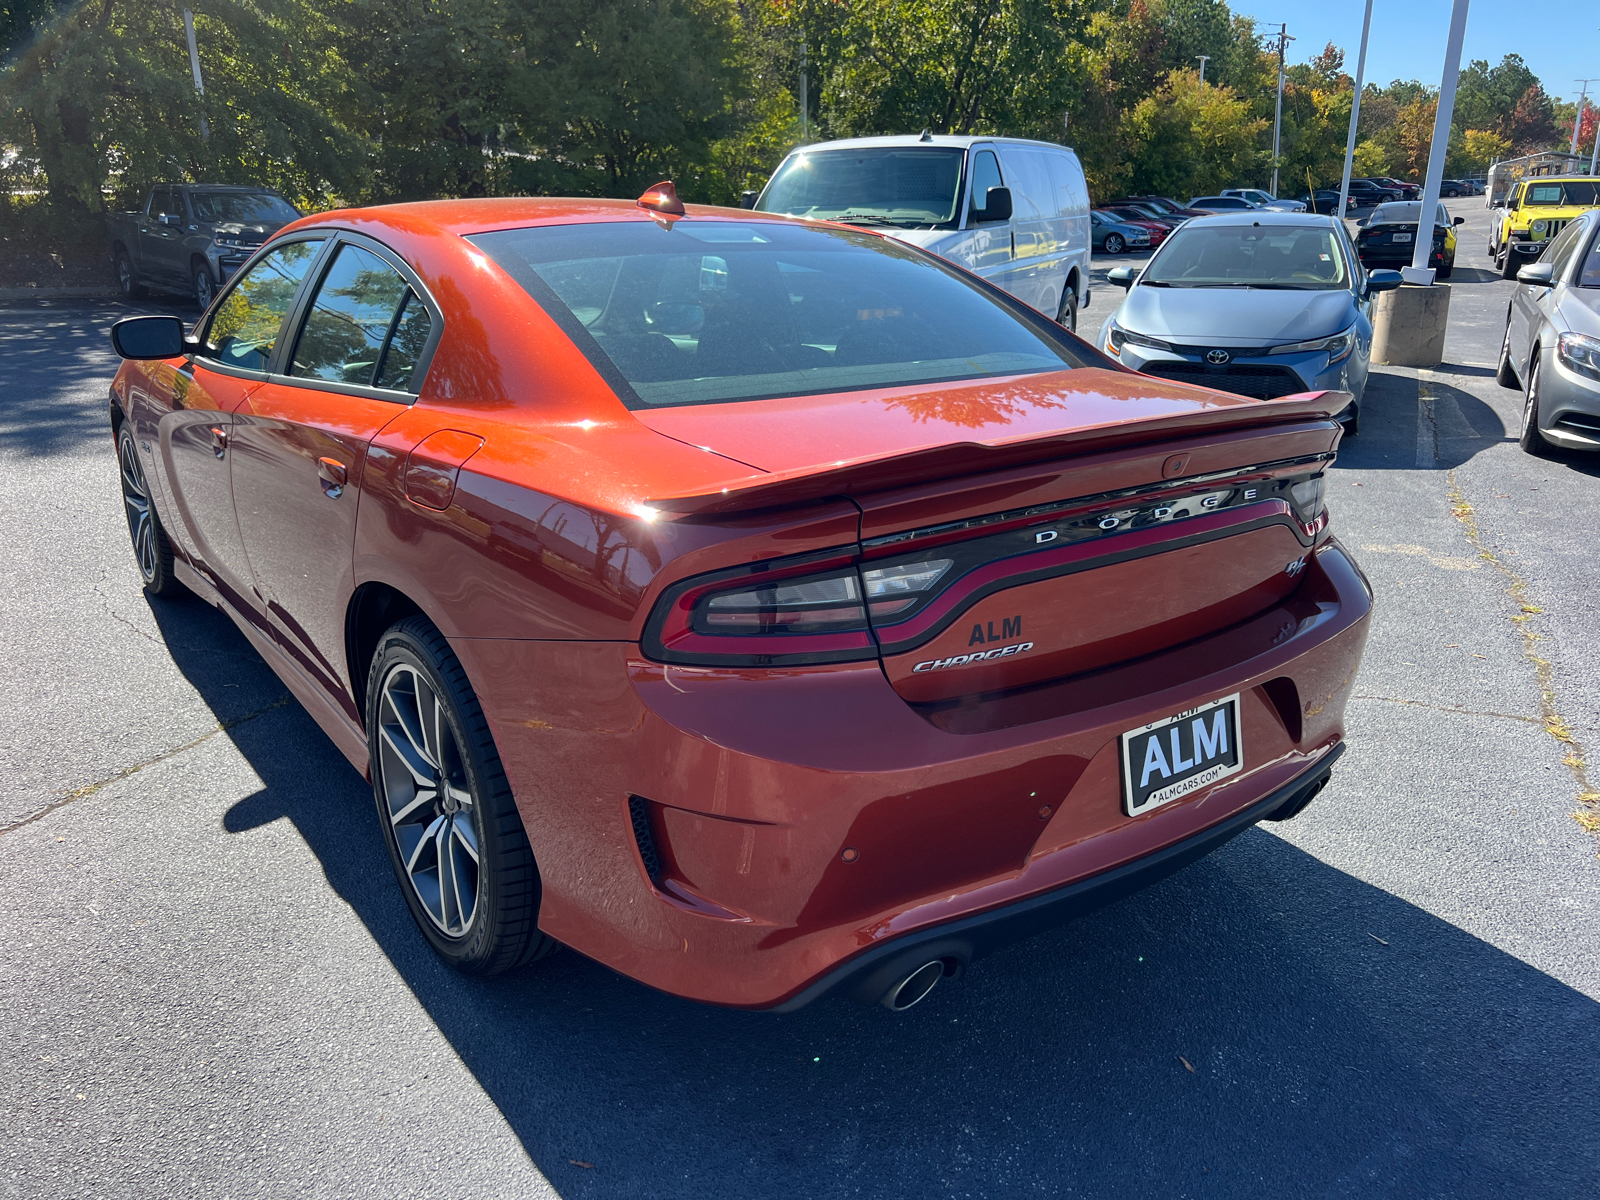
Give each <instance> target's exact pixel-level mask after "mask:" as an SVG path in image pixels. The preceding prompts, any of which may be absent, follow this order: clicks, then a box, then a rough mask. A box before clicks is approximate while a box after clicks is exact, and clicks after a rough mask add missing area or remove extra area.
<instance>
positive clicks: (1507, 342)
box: [1494, 310, 1522, 391]
mask: <svg viewBox="0 0 1600 1200" xmlns="http://www.w3.org/2000/svg"><path fill="white" fill-rule="evenodd" d="M1494 381H1495V382H1496V383H1498V384H1499V385H1500V386H1501V387H1503V388H1514V389H1515V390H1517V391H1521V390H1522V381H1521V380H1519V379H1518V378H1517V369H1516V368H1515V367H1513V366H1512V365H1511V313H1510V311H1509V310H1507V312H1506V332H1505V336H1504V337H1502V338H1501V339H1500V362H1499V363H1498V364H1497V365H1496V366H1495V370H1494Z"/></svg>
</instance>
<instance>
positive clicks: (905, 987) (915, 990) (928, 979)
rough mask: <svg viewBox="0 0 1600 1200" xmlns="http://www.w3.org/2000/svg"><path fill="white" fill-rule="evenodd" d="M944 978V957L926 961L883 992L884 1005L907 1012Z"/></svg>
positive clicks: (890, 1008) (890, 1009)
mask: <svg viewBox="0 0 1600 1200" xmlns="http://www.w3.org/2000/svg"><path fill="white" fill-rule="evenodd" d="M943 978H944V960H943V959H938V958H936V959H934V960H933V961H932V962H925V963H923V964H922V965H921V966H920V967H918V968H917V969H916V970H915V971H913V972H911V974H909V975H907V976H906V977H905V978H904V979H902V980H901V981H900V982H899V983H897V984H895V985H894V986H893V987H891V988H890V989H889V990H888V991H887V992H885V993H884V994H883V1001H882V1003H883V1006H884V1007H885V1008H887V1009H888V1010H889V1011H890V1012H905V1011H906V1009H908V1008H910V1007H911V1006H912V1005H913V1004H916V1003H917V1002H918V1001H920V1000H924V999H926V998H927V995H928V993H929V992H931V991H933V989H934V988H936V987H937V986H938V985H939V980H941V979H943Z"/></svg>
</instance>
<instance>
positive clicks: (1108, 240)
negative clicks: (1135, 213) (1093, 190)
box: [1089, 208, 1150, 254]
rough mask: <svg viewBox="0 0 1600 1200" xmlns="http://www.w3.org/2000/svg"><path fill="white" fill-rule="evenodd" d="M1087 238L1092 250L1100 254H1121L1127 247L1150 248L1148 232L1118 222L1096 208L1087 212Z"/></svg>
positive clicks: (1123, 222) (1124, 222)
mask: <svg viewBox="0 0 1600 1200" xmlns="http://www.w3.org/2000/svg"><path fill="white" fill-rule="evenodd" d="M1089 236H1090V238H1091V239H1092V242H1093V245H1094V248H1095V249H1096V250H1098V251H1100V252H1101V253H1102V254H1121V253H1122V252H1123V251H1124V250H1126V249H1128V247H1130V246H1132V247H1133V248H1134V249H1136V250H1146V249H1149V247H1150V231H1149V230H1148V229H1141V228H1139V226H1137V225H1129V224H1128V223H1127V222H1126V221H1119V220H1117V218H1116V217H1113V216H1112V215H1111V214H1110V213H1105V212H1101V211H1100V210H1099V209H1098V208H1094V209H1090V210H1089Z"/></svg>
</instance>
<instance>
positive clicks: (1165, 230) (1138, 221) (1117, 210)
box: [1099, 204, 1184, 246]
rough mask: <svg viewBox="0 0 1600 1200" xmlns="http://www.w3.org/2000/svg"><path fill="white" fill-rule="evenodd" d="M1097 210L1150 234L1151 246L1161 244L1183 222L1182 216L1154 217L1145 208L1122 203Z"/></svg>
mask: <svg viewBox="0 0 1600 1200" xmlns="http://www.w3.org/2000/svg"><path fill="white" fill-rule="evenodd" d="M1099 211H1100V212H1102V213H1104V214H1105V215H1106V216H1108V217H1110V218H1111V219H1112V220H1115V221H1121V222H1123V223H1124V224H1127V225H1132V226H1134V227H1135V228H1137V229H1143V230H1144V231H1145V232H1146V233H1148V234H1149V235H1150V245H1151V246H1159V245H1161V243H1162V242H1163V241H1165V240H1166V237H1167V234H1169V233H1171V232H1172V231H1173V230H1174V229H1176V228H1177V227H1178V226H1179V225H1182V224H1183V222H1184V218H1182V217H1171V218H1163V217H1155V216H1151V215H1150V213H1149V212H1148V211H1146V210H1145V209H1141V208H1136V207H1133V206H1131V205H1124V204H1116V205H1109V206H1107V207H1105V208H1102V209H1100V210H1099Z"/></svg>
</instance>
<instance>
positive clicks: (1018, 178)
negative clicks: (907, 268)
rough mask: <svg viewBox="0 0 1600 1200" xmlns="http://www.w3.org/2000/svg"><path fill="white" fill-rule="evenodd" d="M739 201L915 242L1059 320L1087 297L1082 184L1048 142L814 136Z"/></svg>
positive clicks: (1071, 317) (1064, 154)
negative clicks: (758, 192)
mask: <svg viewBox="0 0 1600 1200" xmlns="http://www.w3.org/2000/svg"><path fill="white" fill-rule="evenodd" d="M752 200H753V203H752V202H751V201H752ZM746 206H747V207H753V208H755V209H757V210H758V211H760V212H774V213H785V214H787V215H789V216H792V217H807V218H810V219H812V220H818V221H840V222H843V223H844V224H847V225H860V226H863V227H864V228H868V229H875V230H878V231H879V232H882V233H884V234H887V235H888V236H890V237H893V238H897V239H899V240H900V241H903V242H909V243H910V244H911V245H913V246H920V247H921V248H922V249H924V250H927V251H929V252H930V253H933V254H937V255H939V257H941V258H947V259H949V260H950V261H951V262H953V263H957V264H959V265H960V266H963V267H966V268H967V269H968V270H970V271H974V272H976V273H977V274H979V275H981V276H983V277H984V278H985V279H987V280H989V281H990V282H991V283H994V284H996V285H998V286H999V287H1001V288H1004V289H1005V290H1006V291H1008V292H1010V293H1011V294H1012V295H1013V296H1015V297H1016V298H1017V299H1019V300H1021V301H1023V302H1024V303H1026V304H1030V305H1032V306H1033V307H1034V308H1036V309H1038V310H1039V311H1040V312H1042V313H1044V314H1045V315H1046V316H1048V317H1052V318H1054V319H1055V320H1057V321H1059V322H1060V323H1061V324H1062V325H1065V326H1066V327H1067V328H1068V329H1076V328H1077V326H1078V310H1079V309H1081V308H1084V307H1087V305H1088V303H1089V255H1090V224H1089V187H1088V184H1087V183H1086V182H1085V180H1084V177H1083V167H1082V165H1081V164H1080V163H1079V162H1078V156H1077V155H1076V154H1074V153H1073V152H1072V151H1071V150H1069V149H1067V147H1065V146H1057V145H1055V144H1054V143H1052V142H1032V141H1024V140H1022V139H1020V138H997V137H943V136H940V137H936V136H934V135H932V134H929V133H924V134H922V135H921V136H920V137H911V136H907V137H873V138H851V139H849V140H846V141H838V142H818V143H816V144H814V145H810V146H802V147H800V148H799V149H797V150H794V151H792V152H791V153H790V154H789V156H788V157H787V158H785V159H784V160H783V162H781V163H780V164H778V169H777V170H776V171H774V172H773V174H772V178H771V179H769V180H768V181H767V186H766V187H765V188H763V189H762V190H761V195H760V196H759V198H753V197H750V196H749V194H748V193H747V194H746Z"/></svg>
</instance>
